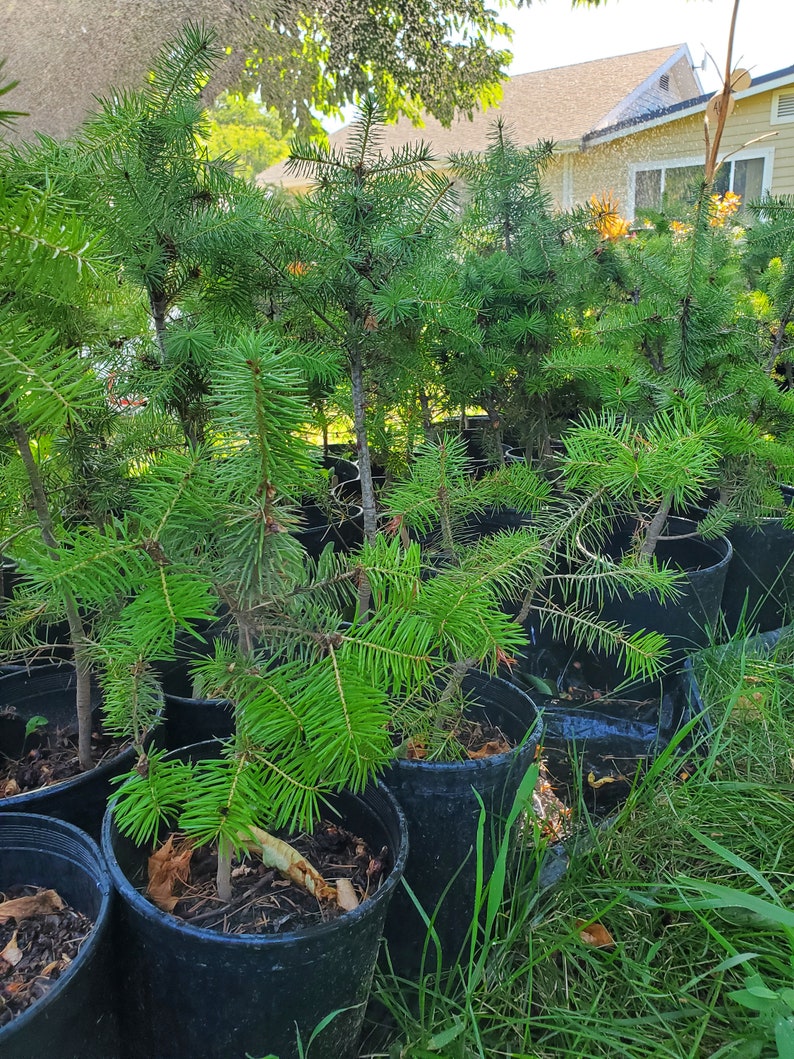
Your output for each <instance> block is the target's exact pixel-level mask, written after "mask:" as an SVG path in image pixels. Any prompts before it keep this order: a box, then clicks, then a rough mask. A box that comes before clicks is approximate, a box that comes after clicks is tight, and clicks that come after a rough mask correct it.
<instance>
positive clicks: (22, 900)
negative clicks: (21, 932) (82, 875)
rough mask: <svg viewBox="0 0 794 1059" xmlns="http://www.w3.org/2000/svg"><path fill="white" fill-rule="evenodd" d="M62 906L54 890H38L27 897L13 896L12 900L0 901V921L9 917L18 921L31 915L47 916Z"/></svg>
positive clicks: (6, 920) (4, 920) (2, 921)
mask: <svg viewBox="0 0 794 1059" xmlns="http://www.w3.org/2000/svg"><path fill="white" fill-rule="evenodd" d="M62 908H63V901H62V900H61V898H60V897H59V896H58V894H57V893H56V892H55V890H39V892H38V893H37V894H31V895H30V896H29V897H15V898H14V899H13V900H12V901H3V902H2V903H0V923H7V922H8V921H9V919H15V920H16V921H17V923H20V922H21V921H22V920H23V919H30V918H31V916H47V915H50V914H51V913H52V912H60V910H61V909H62Z"/></svg>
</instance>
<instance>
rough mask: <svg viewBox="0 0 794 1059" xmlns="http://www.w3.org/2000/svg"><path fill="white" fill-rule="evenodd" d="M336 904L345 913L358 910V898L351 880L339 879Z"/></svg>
mask: <svg viewBox="0 0 794 1059" xmlns="http://www.w3.org/2000/svg"><path fill="white" fill-rule="evenodd" d="M336 903H337V904H338V905H339V907H340V908H343V909H344V910H345V912H352V911H353V909H354V908H358V897H357V896H356V891H355V890H354V889H353V884H352V882H351V881H350V880H349V879H337V881H336Z"/></svg>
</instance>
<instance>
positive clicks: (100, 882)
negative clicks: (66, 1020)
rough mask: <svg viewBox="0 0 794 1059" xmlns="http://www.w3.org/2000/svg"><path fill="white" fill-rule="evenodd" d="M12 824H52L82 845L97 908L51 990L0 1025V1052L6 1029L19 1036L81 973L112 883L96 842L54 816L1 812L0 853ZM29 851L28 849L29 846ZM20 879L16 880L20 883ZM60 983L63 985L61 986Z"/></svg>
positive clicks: (97, 937) (93, 946) (94, 942)
mask: <svg viewBox="0 0 794 1059" xmlns="http://www.w3.org/2000/svg"><path fill="white" fill-rule="evenodd" d="M14 824H16V825H17V826H20V825H22V826H24V825H25V824H27V825H41V824H46V825H52V824H54V825H56V830H57V829H61V828H62V829H63V830H65V831H66V832H67V833H68V835H69V837H70V838H71V839H72V841H76V842H78V843H82V844H83V845H84V846H86V847H87V852H88V853H89V854H90V856H91V858H92V859H93V860H94V862H95V863H94V868H95V869H96V870H95V872H91V873H89V871H88V870H87V869H84V871H85V874H86V875H87V876H88V875H90V877H91V881H92V882H93V883H95V884H96V887H97V889H98V890H99V908H98V909H97V913H96V916H95V917H94V919H93V920H92V924H91V930H90V931H89V932H88V935H87V936H86V938H85V940H84V941H83V943H82V944H81V945H80V948H79V950H78V952H77V955H76V956H75V958H74V959H73V960H72V962H71V963H70V964H69V966H68V967H67V968H66V970H65V971H63V972H62V973H61V974H60V975H59V976H58V978H57V979H56V980H55V981H54V982H53V984H52V988H51V989H49V990H48V991H47V993H46V994H45V995H44V996H43V997H40V998H39V999H38V1000H36V1001H35V1002H34V1003H33V1004H31V1005H30V1006H29V1007H28V1008H26V1010H25V1011H23V1012H21V1013H20V1014H19V1015H16V1016H15V1017H14V1018H13V1019H12V1020H11V1021H10V1022H7V1023H6V1024H5V1025H4V1026H0V1050H2V1044H3V1036H4V1034H5V1033H6V1030H8V1031H9V1032H8V1036H9V1037H10V1036H11V1033H12V1032H14V1033H21V1032H22V1031H23V1030H24V1029H25V1028H26V1027H27V1026H28V1025H29V1024H30V1023H31V1022H32V1021H33V1020H34V1019H36V1018H37V1017H39V1016H40V1015H41V1014H42V1013H43V1012H46V1010H47V1008H49V1007H50V1006H51V1005H52V1004H53V1003H55V1002H56V1001H57V1000H58V999H59V996H60V994H61V993H62V992H63V990H64V989H65V988H66V986H67V985H68V984H69V982H70V981H71V979H72V978H73V977H74V976H75V974H76V973H78V972H79V971H80V970H81V966H82V964H83V963H84V962H85V960H86V959H88V958H89V957H92V956H93V954H94V950H95V949H96V948H97V947H98V946H99V945H100V944H101V943H102V942H103V940H104V939H103V937H102V931H101V930H100V929H99V928H100V927H101V925H102V923H103V922H104V920H106V919H107V917H108V915H109V914H110V902H111V899H112V896H113V884H112V881H111V877H110V872H109V870H108V865H107V862H106V860H105V857H104V856H103V854H102V851H101V850H100V848H99V846H98V845H97V843H96V842H95V841H94V839H93V838H91V836H90V835H89V834H88V833H87V832H85V831H83V830H82V829H81V828H79V827H77V826H75V824H70V823H69V822H68V821H66V820H60V819H58V817H55V816H45V815H43V814H42V813H24V812H22V813H2V814H0V850H2V849H3V848H4V846H3V829H4V828H8V827H11V826H13V825H14ZM31 848H32V847H31ZM34 852H37V853H41V852H45V853H46V852H47V851H46V850H44V851H42V850H35V851H34ZM53 857H54V858H56V859H60V858H59V856H58V854H57V853H54V854H53ZM23 882H24V880H20V883H23ZM62 983H63V985H62Z"/></svg>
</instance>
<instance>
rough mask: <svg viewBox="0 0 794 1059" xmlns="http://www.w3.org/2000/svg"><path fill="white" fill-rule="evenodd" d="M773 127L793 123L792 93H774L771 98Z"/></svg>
mask: <svg viewBox="0 0 794 1059" xmlns="http://www.w3.org/2000/svg"><path fill="white" fill-rule="evenodd" d="M770 120H771V122H772V124H773V125H776V124H779V123H781V122H784V121H794V92H775V94H774V96H773V97H772V117H771V119H770Z"/></svg>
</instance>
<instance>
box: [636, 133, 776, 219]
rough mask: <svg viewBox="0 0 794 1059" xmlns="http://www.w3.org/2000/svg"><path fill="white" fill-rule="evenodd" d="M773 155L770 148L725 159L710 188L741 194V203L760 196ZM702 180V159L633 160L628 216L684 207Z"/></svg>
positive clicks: (766, 182) (766, 187) (768, 183)
mask: <svg viewBox="0 0 794 1059" xmlns="http://www.w3.org/2000/svg"><path fill="white" fill-rule="evenodd" d="M773 155H774V149H771V150H766V151H761V152H758V154H757V155H754V156H752V157H749V156H748V157H742V156H741V155H739V156H737V157H734V158H731V159H729V160H728V161H727V162H725V163H724V164H723V165H722V167H721V169H720V170H719V172H718V174H717V179H716V181H715V184H714V190H715V191H716V192H717V193H718V194H720V195H722V194H724V193H725V192H726V191H733V192H734V193H735V194H736V195H739V196H741V200H742V205H744V203H746V202H751V201H752V200H754V199H759V198H761V196H762V195H763V193H764V190H765V189H768V188H769V185H770V183H771V176H772V158H773ZM702 179H703V161H702V159H697V160H695V159H690V158H685V159H684V158H682V159H680V160H676V161H669V162H655V163H653V164H647V165H646V164H645V163H643V162H639V163H636V164H635V165H633V166H631V167H630V174H629V198H630V201H629V203H627V207H628V210H627V211H628V213H629V215H630V216H631V215H632V214H635V215H636V213H637V212H639V211H642V210H659V209H661V208H662V207H664V208H665V209H666V210H670V211H675V209H676V206H681V207H683V206H687V205H689V204H691V203H692V202H694V199H695V195H696V194H697V190H698V187H699V185H700V181H701V180H702ZM632 197H633V202H632V201H631V199H632Z"/></svg>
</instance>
